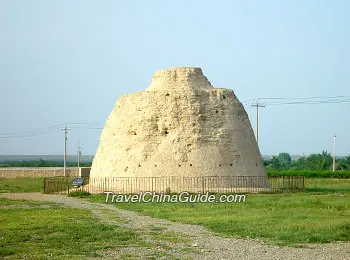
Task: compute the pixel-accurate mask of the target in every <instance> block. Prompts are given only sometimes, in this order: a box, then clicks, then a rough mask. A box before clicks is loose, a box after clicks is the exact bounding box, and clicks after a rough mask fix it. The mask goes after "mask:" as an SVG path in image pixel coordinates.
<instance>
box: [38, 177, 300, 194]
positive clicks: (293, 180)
mask: <svg viewBox="0 0 350 260" xmlns="http://www.w3.org/2000/svg"><path fill="white" fill-rule="evenodd" d="M76 178H78V177H47V178H44V193H47V194H53V193H56V194H57V193H58V194H69V193H70V192H72V191H77V190H81V191H86V192H89V193H92V194H100V193H103V192H105V191H112V192H114V193H123V194H129V193H139V192H141V191H143V192H146V191H150V192H156V193H160V192H164V193H169V192H173V193H180V192H182V191H187V192H202V193H205V192H213V193H233V192H236V193H237V192H241V193H276V192H286V191H289V192H290V191H303V190H305V184H304V177H303V176H276V177H266V176H205V177H177V176H175V177H139V178H137V177H109V178H85V179H84V180H83V181H82V182H81V184H82V185H81V186H79V187H77V186H76V187H74V186H73V181H74V180H75V179H76ZM80 179H81V178H80Z"/></svg>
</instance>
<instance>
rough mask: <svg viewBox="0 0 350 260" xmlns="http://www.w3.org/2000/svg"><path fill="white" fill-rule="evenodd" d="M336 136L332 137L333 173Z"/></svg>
mask: <svg viewBox="0 0 350 260" xmlns="http://www.w3.org/2000/svg"><path fill="white" fill-rule="evenodd" d="M336 138H337V136H336V135H335V133H334V135H333V172H335V142H336Z"/></svg>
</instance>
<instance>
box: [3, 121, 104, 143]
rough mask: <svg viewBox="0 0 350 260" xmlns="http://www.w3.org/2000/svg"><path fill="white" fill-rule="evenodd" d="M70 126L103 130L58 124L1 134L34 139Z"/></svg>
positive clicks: (4, 136)
mask: <svg viewBox="0 0 350 260" xmlns="http://www.w3.org/2000/svg"><path fill="white" fill-rule="evenodd" d="M65 125H67V126H69V127H70V128H77V129H99V130H100V129H103V128H100V127H79V126H73V125H94V124H91V123H68V124H58V125H52V126H48V127H45V128H36V129H34V130H30V131H23V132H17V133H7V134H0V138H2V139H4V138H6V139H7V138H24V137H33V136H41V135H47V134H52V133H55V132H59V131H61V129H62V127H63V126H65Z"/></svg>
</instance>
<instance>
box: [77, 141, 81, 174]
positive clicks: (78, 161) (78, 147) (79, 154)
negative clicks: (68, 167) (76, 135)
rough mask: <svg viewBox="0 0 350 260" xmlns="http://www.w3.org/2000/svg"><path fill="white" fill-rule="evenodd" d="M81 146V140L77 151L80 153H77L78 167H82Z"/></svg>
mask: <svg viewBox="0 0 350 260" xmlns="http://www.w3.org/2000/svg"><path fill="white" fill-rule="evenodd" d="M80 148H81V147H80V142H78V152H77V153H78V154H77V155H78V168H79V167H80V155H81V151H80Z"/></svg>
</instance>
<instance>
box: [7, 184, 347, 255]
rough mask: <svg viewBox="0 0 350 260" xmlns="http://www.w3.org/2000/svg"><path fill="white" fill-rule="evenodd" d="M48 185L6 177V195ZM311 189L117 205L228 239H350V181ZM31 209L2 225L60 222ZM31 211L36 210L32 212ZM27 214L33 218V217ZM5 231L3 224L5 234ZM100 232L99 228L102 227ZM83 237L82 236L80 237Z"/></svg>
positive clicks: (284, 241) (11, 215)
mask: <svg viewBox="0 0 350 260" xmlns="http://www.w3.org/2000/svg"><path fill="white" fill-rule="evenodd" d="M42 182H43V181H42V179H41V178H39V179H30V178H27V179H24V178H16V179H1V180H0V192H34V191H42ZM305 186H306V191H305V192H299V193H279V194H247V197H246V202H245V203H123V204H118V203H115V205H116V206H117V207H119V208H122V209H128V210H133V211H137V212H140V214H144V215H149V216H152V217H156V218H164V219H169V220H171V221H177V222H183V223H191V224H198V225H202V226H205V227H207V228H209V229H210V230H213V231H215V232H218V233H220V234H223V235H228V236H234V237H242V238H262V239H264V240H265V241H266V242H269V243H274V244H276V243H277V244H282V245H298V244H303V243H327V242H332V241H350V180H349V179H306V180H305ZM62 196H64V195H62ZM89 199H90V200H91V201H94V202H101V203H104V200H105V196H102V195H93V196H90V197H89ZM3 203H4V202H3ZM21 203H24V202H21ZM32 204H33V202H28V205H32ZM16 210H17V211H16ZM28 210H29V211H27V209H26V208H25V209H16V208H13V209H12V208H9V209H5V210H3V209H2V210H1V213H2V214H1V218H2V219H0V223H4V222H5V223H6V222H8V221H15V220H14V216H17V218H15V219H18V221H17V222H16V221H15V222H14V224H13V225H15V224H16V223H21V221H22V220H23V219H24V220H23V223H25V220H27V221H28V219H31V218H32V219H33V220H32V221H31V222H30V223H31V224H33V225H34V226H35V227H36V228H38V227H39V226H40V223H43V222H40V221H42V220H43V219H44V220H43V221H48V222H50V221H51V222H54V220H57V219H59V218H60V217H53V218H52V219H51V220H50V219H47V220H45V218H49V216H43V215H42V214H41V213H39V212H40V211H42V209H41V208H40V210H39V209H35V208H33V209H28ZM30 210H33V211H32V212H30ZM47 210H54V211H55V214H56V213H57V214H58V215H59V216H61V215H62V216H63V215H65V216H66V215H67V216H69V215H70V216H71V218H72V219H74V217H73V216H74V212H77V214H78V215H79V214H83V213H81V212H80V210H77V211H76V210H70V209H58V208H57V209H56V208H50V209H47ZM22 211H23V213H22ZM43 212H46V213H49V212H50V211H43ZM61 213H62V214H61ZM27 214H31V215H29V216H31V217H29V216H27ZM60 214H61V215H60ZM83 215H84V214H83ZM36 216H38V217H36ZM85 216H86V219H85V220H84V218H83V221H85V222H84V223H85V224H86V223H90V222H89V221H92V222H93V219H92V217H91V216H90V217H88V216H87V215H86V214H85ZM63 220H64V218H63ZM64 221H65V220H64ZM64 221H63V223H65V222H64ZM23 223H22V224H23ZM22 224H21V225H19V226H18V229H17V231H16V232H20V230H21V228H24V229H25V228H26V226H25V225H24V224H23V225H22ZM85 224H84V225H85ZM57 225H58V226H52V230H56V228H57V229H58V230H62V231H60V232H62V235H63V234H66V233H67V232H68V233H69V232H70V231H69V230H66V229H62V227H59V225H61V224H57ZM4 227H5V226H2V227H1V229H0V230H2V228H4ZM29 227H30V226H29ZM36 228H34V229H36ZM96 228H97V230H99V229H98V227H96ZM11 232H12V231H11ZM86 232H92V231H86ZM101 232H102V231H101ZM14 234H15V233H14ZM80 235H82V234H80ZM80 235H79V232H78V233H77V236H80ZM15 237H16V236H15ZM75 238H77V237H75ZM59 239H60V238H59ZM2 243H3V242H2ZM2 245H3V244H2ZM72 250H73V249H72ZM73 253H74V252H73V251H72V254H73Z"/></svg>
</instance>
